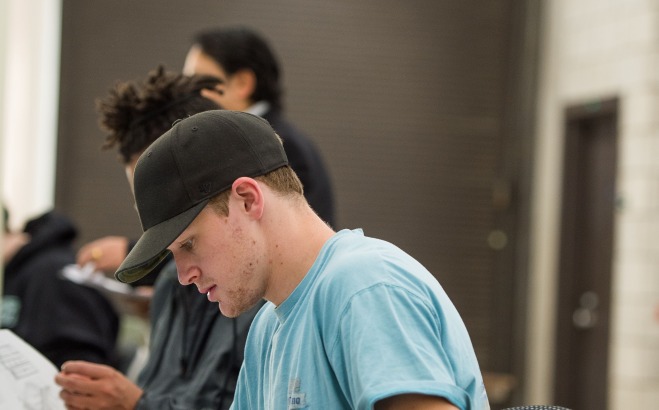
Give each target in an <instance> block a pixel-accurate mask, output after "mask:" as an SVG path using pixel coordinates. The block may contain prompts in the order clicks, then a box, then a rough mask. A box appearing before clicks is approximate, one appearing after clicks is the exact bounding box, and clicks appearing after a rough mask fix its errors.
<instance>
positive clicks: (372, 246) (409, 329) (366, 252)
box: [232, 230, 489, 410]
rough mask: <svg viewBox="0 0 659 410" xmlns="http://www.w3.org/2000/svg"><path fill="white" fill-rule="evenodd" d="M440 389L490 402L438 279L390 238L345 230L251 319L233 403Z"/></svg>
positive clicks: (467, 403) (329, 402) (472, 409)
mask: <svg viewBox="0 0 659 410" xmlns="http://www.w3.org/2000/svg"><path fill="white" fill-rule="evenodd" d="M406 393H420V394H428V395H435V396H442V397H444V398H446V399H447V400H449V401H450V402H452V403H453V404H454V405H456V406H457V407H459V408H460V409H463V410H482V409H488V408H489V405H488V403H487V396H486V394H485V388H484V386H483V379H482V377H481V372H480V369H479V366H478V362H477V360H476V356H475V354H474V349H473V347H472V344H471V341H470V339H469V335H468V334H467V330H466V328H465V326H464V324H463V322H462V319H461V318H460V316H459V315H458V312H457V311H456V309H455V307H454V306H453V304H452V303H451V301H450V300H449V298H448V296H447V295H446V293H445V292H444V290H443V289H442V287H441V286H440V285H439V283H438V282H437V280H436V279H435V278H434V277H433V276H432V275H431V274H430V273H429V272H428V271H427V270H426V269H425V268H424V267H423V266H422V265H421V264H420V263H418V262H417V261H416V260H414V259H413V258H412V257H411V256H409V255H407V254H406V253H404V252H403V251H402V250H400V249H399V248H397V247H395V246H394V245H392V244H390V243H388V242H385V241H381V240H378V239H373V238H368V237H365V236H364V235H363V232H362V231H361V230H354V231H350V230H343V231H340V232H338V233H337V234H336V235H334V236H333V237H332V238H331V239H330V240H329V241H327V243H326V244H325V245H324V246H323V248H322V250H321V252H320V254H319V255H318V258H317V259H316V261H315V263H314V265H313V266H312V268H311V269H310V270H309V272H308V273H307V275H306V276H305V278H304V279H303V280H302V282H300V284H299V285H298V286H297V287H296V288H295V290H294V291H293V293H291V295H290V296H289V297H288V298H287V299H286V300H285V301H284V302H283V303H282V304H281V305H280V306H278V307H275V306H274V305H273V304H272V303H267V304H266V305H265V306H264V307H263V308H262V309H261V311H260V312H259V313H258V315H257V317H256V318H255V320H254V322H253V323H252V327H251V328H250V332H249V336H248V339H247V345H246V348H245V361H244V363H243V367H242V369H241V371H240V376H239V380H238V386H237V390H236V395H235V400H234V403H233V407H232V409H233V410H245V409H251V410H266V409H267V410H280V409H282V410H283V409H286V410H288V409H314V410H328V409H330V410H333V409H364V410H366V409H369V410H370V409H372V408H373V405H374V404H375V402H377V401H378V400H381V399H383V398H386V397H390V396H394V395H399V394H406Z"/></svg>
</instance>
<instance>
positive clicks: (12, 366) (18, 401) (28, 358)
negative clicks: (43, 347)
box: [0, 329, 65, 410]
mask: <svg viewBox="0 0 659 410" xmlns="http://www.w3.org/2000/svg"><path fill="white" fill-rule="evenodd" d="M56 374H57V368H56V367H55V366H54V365H53V364H52V363H51V362H50V361H48V359H46V358H45V357H44V356H42V355H41V353H39V352H38V351H36V350H35V349H34V348H33V347H32V346H30V345H29V344H27V343H26V342H25V341H23V339H21V338H19V337H18V336H16V335H15V334H14V333H13V332H12V331H11V330H7V329H2V330H0V409H15V410H64V409H65V407H64V403H63V402H62V400H61V399H60V398H59V391H60V387H59V386H57V385H56V384H55V375H56Z"/></svg>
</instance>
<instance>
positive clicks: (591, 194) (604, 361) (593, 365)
mask: <svg viewBox="0 0 659 410" xmlns="http://www.w3.org/2000/svg"><path fill="white" fill-rule="evenodd" d="M617 106H618V104H617V100H609V101H605V102H600V103H596V104H591V105H587V106H579V107H571V108H569V109H568V110H567V112H566V134H565V167H564V175H563V205H562V231H561V247H560V249H561V254H560V275H559V280H560V282H559V297H558V306H557V309H558V316H557V329H556V348H557V350H556V354H557V360H556V374H555V401H556V403H557V404H560V405H563V406H566V407H569V408H573V409H579V410H604V409H606V408H607V376H608V348H609V322H610V299H611V298H610V294H611V264H612V248H613V220H614V212H615V177H616V134H617V130H616V128H617Z"/></svg>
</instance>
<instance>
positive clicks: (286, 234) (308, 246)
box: [265, 202, 335, 306]
mask: <svg viewBox="0 0 659 410" xmlns="http://www.w3.org/2000/svg"><path fill="white" fill-rule="evenodd" d="M276 212H281V213H279V217H278V218H277V222H275V223H273V225H272V226H270V227H269V229H270V233H271V234H272V235H273V238H274V239H273V241H272V243H271V247H270V252H271V260H272V261H273V263H272V271H271V274H270V283H271V285H270V287H269V289H268V291H267V293H266V295H265V296H266V299H267V300H269V301H271V302H272V303H274V304H275V305H277V306H279V304H281V303H282V302H283V301H284V300H286V298H287V297H288V296H289V295H290V294H291V292H293V290H294V289H295V288H296V287H297V285H298V284H299V283H300V282H301V281H302V279H304V277H305V276H306V274H307V272H309V270H310V269H311V267H312V266H313V264H314V262H315V261H316V259H317V258H318V255H319V254H320V251H321V249H322V248H323V246H324V245H325V242H327V241H328V240H329V239H330V238H331V237H332V236H333V235H334V233H335V232H334V231H333V230H332V228H330V227H329V226H328V225H327V224H326V223H325V222H323V221H322V220H321V219H320V218H319V217H318V215H316V213H315V212H314V211H313V210H312V209H311V208H310V207H309V206H308V205H307V204H306V202H304V203H301V204H299V207H298V206H293V207H290V206H289V207H285V208H284V209H282V210H281V211H279V210H276ZM282 213H284V215H286V216H285V217H284V218H281V216H282Z"/></svg>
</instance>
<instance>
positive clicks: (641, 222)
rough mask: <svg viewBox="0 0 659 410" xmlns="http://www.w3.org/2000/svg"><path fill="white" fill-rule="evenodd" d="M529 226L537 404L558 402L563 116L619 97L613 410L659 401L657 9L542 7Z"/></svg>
mask: <svg viewBox="0 0 659 410" xmlns="http://www.w3.org/2000/svg"><path fill="white" fill-rule="evenodd" d="M544 4H545V15H544V20H545V22H544V24H545V26H544V27H545V33H544V40H543V46H542V50H541V55H542V57H541V58H542V61H541V63H540V66H541V67H542V69H541V73H540V75H541V88H540V92H539V104H538V110H539V111H538V119H539V122H538V127H537V137H538V141H537V152H536V158H537V163H536V169H535V172H536V183H535V184H534V187H535V191H534V194H533V202H534V208H533V222H532V241H533V243H532V255H531V267H532V273H531V274H532V278H531V285H532V295H531V296H530V298H529V300H531V301H532V306H531V307H530V309H531V315H530V320H529V334H528V337H529V339H528V342H529V356H528V358H529V360H528V370H527V372H528V375H529V379H528V382H529V383H528V389H527V391H526V400H527V401H528V402H530V403H538V402H541V403H550V402H551V401H552V397H551V394H552V393H551V392H552V378H553V370H554V369H553V360H554V357H553V354H554V350H553V349H554V346H553V344H552V341H553V331H554V326H555V323H554V315H553V313H554V311H555V300H556V280H557V276H558V272H557V263H558V235H559V232H558V227H559V226H560V220H559V209H560V181H561V164H562V148H563V147H562V136H563V128H562V124H563V118H562V112H563V111H562V110H563V109H564V108H565V107H566V106H568V105H574V104H578V103H582V102H587V101H593V100H597V99H606V98H609V97H613V96H617V97H618V98H619V99H620V113H619V114H620V117H619V121H620V122H619V147H618V153H619V154H618V155H619V164H618V176H617V185H618V191H619V197H620V199H621V203H622V206H621V208H620V209H619V210H618V212H617V214H616V225H615V230H616V232H615V239H614V242H615V244H614V248H615V249H614V254H613V285H612V286H613V289H612V299H613V301H612V303H613V306H612V328H611V331H612V336H611V341H610V342H611V357H610V371H609V383H610V389H609V399H610V400H609V404H610V405H609V407H610V409H611V410H618V409H620V410H623V409H637V408H638V409H641V408H642V409H650V408H657V405H658V404H657V403H659V317H658V314H657V310H656V309H657V306H659V240H657V236H658V235H659V69H658V68H657V63H658V62H659V61H658V60H657V56H658V53H659V24H658V23H659V3H658V2H656V1H653V0H605V1H603V0H579V1H572V0H551V1H546V2H545V3H544Z"/></svg>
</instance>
